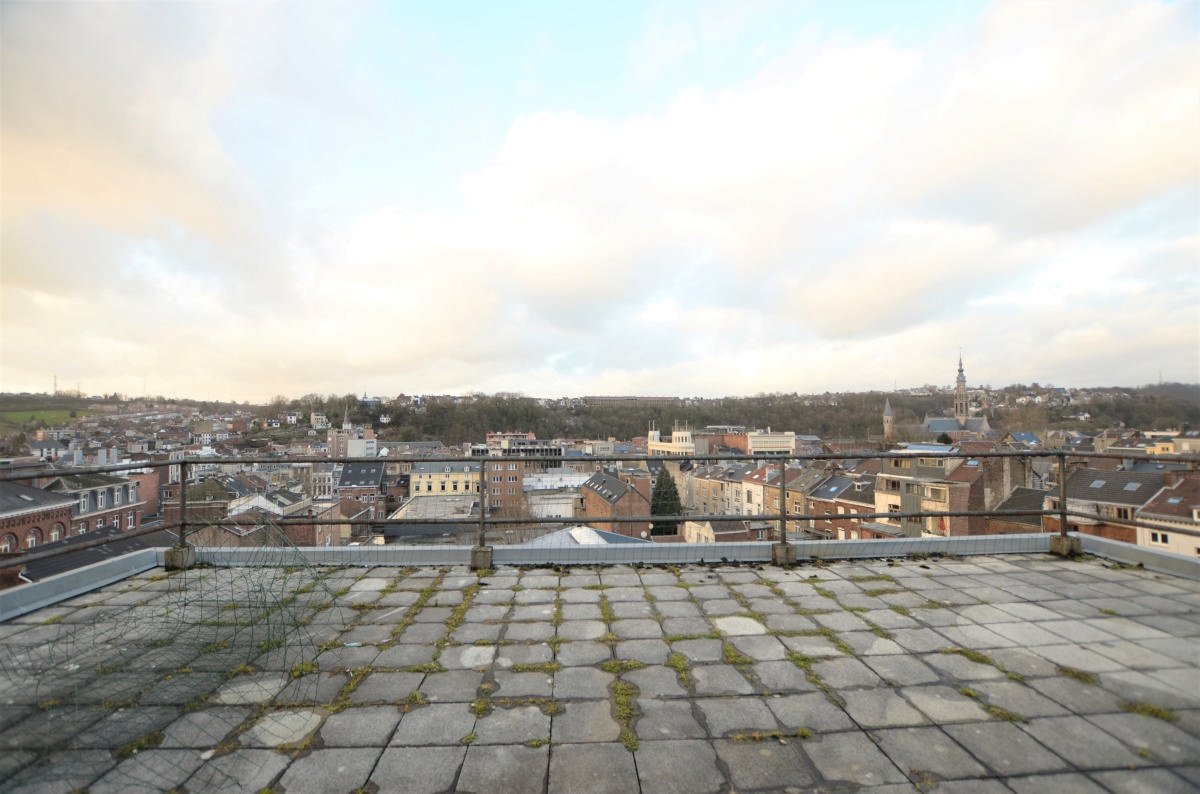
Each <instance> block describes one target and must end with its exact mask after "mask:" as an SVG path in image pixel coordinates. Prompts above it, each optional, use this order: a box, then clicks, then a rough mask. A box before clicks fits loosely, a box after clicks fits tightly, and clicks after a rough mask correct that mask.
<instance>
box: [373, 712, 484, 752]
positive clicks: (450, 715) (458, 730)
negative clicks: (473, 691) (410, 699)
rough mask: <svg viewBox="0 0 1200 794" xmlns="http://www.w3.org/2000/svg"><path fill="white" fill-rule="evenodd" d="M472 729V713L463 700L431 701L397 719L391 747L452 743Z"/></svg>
mask: <svg viewBox="0 0 1200 794" xmlns="http://www.w3.org/2000/svg"><path fill="white" fill-rule="evenodd" d="M474 731H475V715H474V714H473V713H472V712H471V710H470V709H469V708H468V707H467V705H466V704H465V703H434V704H432V705H429V706H424V707H422V708H417V709H413V710H412V711H409V712H408V713H406V714H405V715H404V716H402V717H401V718H400V725H399V726H398V727H397V728H396V731H395V733H393V734H392V741H391V744H392V746H400V747H427V746H433V745H439V746H444V745H456V744H458V743H459V741H461V740H462V738H463V737H464V736H469V735H471V734H472V733H474Z"/></svg>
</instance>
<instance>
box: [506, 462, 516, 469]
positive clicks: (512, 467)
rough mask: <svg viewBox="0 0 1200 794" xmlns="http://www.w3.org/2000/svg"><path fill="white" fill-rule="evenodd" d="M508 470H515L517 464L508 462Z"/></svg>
mask: <svg viewBox="0 0 1200 794" xmlns="http://www.w3.org/2000/svg"><path fill="white" fill-rule="evenodd" d="M508 470H509V471H516V470H517V464H515V463H510V464H508Z"/></svg>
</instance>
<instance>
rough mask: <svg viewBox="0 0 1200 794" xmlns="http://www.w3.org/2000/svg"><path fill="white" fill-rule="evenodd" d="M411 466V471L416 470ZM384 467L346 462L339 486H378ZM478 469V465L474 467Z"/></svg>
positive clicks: (379, 464) (382, 465) (381, 464)
mask: <svg viewBox="0 0 1200 794" xmlns="http://www.w3.org/2000/svg"><path fill="white" fill-rule="evenodd" d="M416 468H417V467H416V466H415V465H414V466H413V471H416ZM385 471H386V467H385V466H384V464H383V463H347V464H346V465H345V466H343V467H342V476H341V477H340V478H339V479H338V487H339V488H378V487H379V485H380V484H381V483H382V482H383V475H384V472H385ZM476 471H478V467H476Z"/></svg>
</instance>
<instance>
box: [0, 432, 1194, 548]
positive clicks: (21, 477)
mask: <svg viewBox="0 0 1200 794" xmlns="http://www.w3.org/2000/svg"><path fill="white" fill-rule="evenodd" d="M920 457H921V458H923V459H926V460H928V459H934V458H938V459H952V460H963V461H965V460H983V459H990V458H1016V459H1018V460H1020V461H1022V462H1023V465H1024V470H1025V471H1031V467H1032V463H1033V462H1034V461H1042V462H1047V461H1052V462H1053V464H1054V466H1053V469H1054V472H1055V474H1056V479H1057V483H1056V486H1055V488H1054V490H1052V491H1048V492H1047V496H1048V497H1050V499H1052V500H1054V502H1055V504H1056V505H1057V507H1056V509H1045V508H1039V509H1023V510H995V509H993V510H921V511H903V512H890V511H889V512H859V513H841V514H833V515H828V514H826V513H824V512H821V513H810V512H806V511H803V510H800V511H797V510H790V509H789V508H788V505H789V501H791V502H795V501H798V500H800V499H801V497H802V492H801V491H800V490H798V489H789V488H787V485H786V481H787V478H786V477H780V478H779V481H780V482H779V483H778V484H768V485H764V486H763V492H764V499H763V502H764V505H765V504H767V503H773V504H778V505H779V508H778V509H775V510H769V511H767V510H763V511H760V512H757V513H754V514H738V515H730V514H724V513H698V512H692V513H688V512H686V505H685V512H684V513H683V514H680V515H674V516H662V515H651V514H650V512H649V511H648V510H646V511H645V512H638V513H633V512H632V511H630V512H628V513H623V514H621V515H603V516H601V515H577V516H573V517H570V518H546V517H538V516H528V515H501V514H497V513H496V512H494V511H493V510H491V509H489V504H488V493H487V491H488V488H487V481H486V478H487V474H486V472H484V471H481V472H480V475H479V479H478V480H477V484H476V487H477V490H472V491H468V492H463V491H460V492H458V493H457V494H456V495H458V496H467V497H471V498H473V499H474V500H475V502H474V504H473V509H472V511H471V514H470V516H469V517H462V516H459V517H453V518H428V517H425V518H391V517H386V516H385V517H374V516H372V517H346V518H342V517H322V516H316V515H305V516H294V517H286V518H277V519H273V520H269V521H267V520H265V519H264V520H263V521H260V522H258V523H257V524H255V525H253V526H257V527H261V526H263V525H264V524H269V525H270V528H271V529H272V530H279V531H280V533H281V534H278V535H274V536H272V537H277V538H280V540H279V542H278V543H275V544H268V543H263V542H261V541H259V542H255V543H253V544H252V545H253V548H261V547H262V546H264V545H280V546H282V545H289V541H287V540H286V538H285V533H286V532H287V531H288V529H289V528H300V527H306V528H313V527H317V526H321V527H326V528H329V529H330V530H331V531H337V532H340V528H341V527H350V528H351V533H352V534H356V535H357V536H359V537H375V536H378V535H379V534H381V533H386V531H387V529H388V528H389V527H400V528H403V527H405V526H409V527H417V526H419V527H421V528H423V529H424V530H426V531H429V530H430V529H431V528H432V529H434V530H435V531H436V529H438V528H441V527H445V534H443V535H441V536H440V537H438V536H437V535H435V537H434V539H435V540H436V541H438V542H436V543H429V542H428V541H429V538H428V536H426V537H425V539H424V540H425V542H423V543H420V544H414V543H411V542H405V538H404V537H402V536H401V537H399V538H394V540H395V542H393V543H389V544H387V545H385V546H382V547H379V546H373V545H372V546H360V547H356V548H351V549H347V548H344V547H342V548H338V547H337V546H336V545H334V546H331V547H328V548H309V549H305V551H304V554H305V556H306V558H308V559H310V560H311V559H317V558H319V559H323V560H327V561H329V562H330V564H343V563H342V562H338V561H344V560H347V559H350V558H351V557H355V558H356V559H361V560H372V559H375V560H385V559H397V560H401V559H407V560H413V561H415V562H418V563H419V562H422V561H427V562H430V563H433V562H436V561H437V560H441V559H449V560H454V561H458V560H459V558H462V559H464V560H470V561H471V562H472V563H475V562H478V561H480V560H483V559H486V560H487V562H488V564H490V563H496V564H500V563H506V562H517V561H529V562H531V563H539V564H542V563H555V562H562V563H572V562H604V561H613V562H616V561H620V562H644V563H655V562H691V561H716V560H742V561H747V562H749V561H761V560H775V561H777V562H778V561H784V562H787V561H791V560H795V559H805V558H809V557H818V556H819V557H825V558H833V557H882V556H903V555H905V554H912V553H926V554H930V553H956V554H967V553H998V552H1003V551H1018V552H1023V551H1024V552H1027V551H1035V550H1044V549H1043V547H1044V546H1045V545H1046V540H1045V539H1044V538H1043V539H1042V540H1041V541H1037V542H1034V543H1033V545H1030V542H1029V541H1024V540H1021V539H1020V538H1021V537H1023V536H1022V535H1010V534H1005V535H973V536H970V538H966V537H961V536H960V537H937V536H929V535H924V536H922V537H905V536H902V535H900V536H897V537H894V538H888V539H872V540H838V541H834V540H829V539H822V538H820V537H814V536H813V535H812V534H809V533H806V532H802V531H796V528H798V527H802V526H813V527H815V526H817V525H820V524H824V523H825V522H826V521H827V520H830V519H837V520H842V521H845V520H848V519H852V520H854V521H855V522H857V523H859V524H860V525H864V526H865V525H866V522H880V523H881V524H883V523H890V522H893V521H899V522H900V527H903V526H904V524H905V522H906V521H908V522H909V524H910V526H913V527H919V526H922V525H924V523H925V521H926V520H928V519H936V520H950V519H962V518H967V519H972V518H983V519H997V518H1019V517H1038V518H1040V519H1044V518H1050V519H1052V520H1053V522H1054V523H1055V525H1056V526H1057V530H1056V532H1055V534H1058V535H1059V536H1060V537H1067V536H1068V529H1069V527H1070V526H1071V523H1072V519H1075V520H1076V521H1077V522H1078V521H1087V520H1095V519H1096V518H1097V516H1096V514H1094V513H1083V512H1076V511H1073V510H1071V509H1070V507H1069V502H1068V499H1067V496H1066V492H1065V485H1066V480H1067V477H1068V475H1069V473H1070V471H1069V467H1070V466H1071V465H1072V464H1074V463H1078V462H1081V461H1084V460H1086V459H1092V460H1095V459H1115V460H1121V461H1128V460H1131V458H1130V456H1129V455H1123V454H1105V453H1086V454H1079V453H1075V452H1072V451H1070V450H1042V451H1037V452H1028V451H996V452H980V453H972V454H970V455H964V454H962V453H961V452H922V453H921V454H920ZM865 459H879V460H881V461H883V467H884V471H883V472H882V474H883V475H884V476H886V474H887V465H888V464H887V461H890V460H914V455H913V454H912V453H908V452H904V453H897V452H890V453H888V452H885V453H854V452H851V453H826V454H817V455H804V456H792V455H783V456H779V455H771V456H763V455H739V454H734V455H729V454H724V455H716V454H714V455H692V456H686V457H676V456H673V457H670V458H663V457H660V456H651V455H608V456H603V455H601V456H594V457H587V458H577V459H570V460H569V461H568V460H564V459H563V458H562V457H558V456H538V455H530V456H505V457H503V458H491V457H479V456H470V455H466V456H439V457H421V456H395V457H388V458H328V457H272V458H263V457H253V456H246V457H222V458H210V457H206V458H181V459H177V460H168V461H156V462H150V463H147V462H139V463H129V464H117V465H108V466H92V467H75V468H69V469H64V468H51V467H47V466H43V465H36V466H34V465H30V466H25V467H16V468H13V469H10V470H8V471H7V472H6V473H5V474H3V475H2V476H0V481H31V480H36V479H37V478H40V477H48V476H59V475H63V474H85V473H109V474H122V473H129V472H133V471H145V470H146V469H156V470H158V471H159V472H160V476H161V479H162V480H163V481H165V482H166V488H167V489H169V490H172V491H174V490H177V491H178V496H177V498H173V499H171V500H169V501H167V502H166V503H165V505H169V506H170V508H171V510H170V513H171V514H172V519H171V520H170V521H168V522H163V523H161V524H156V525H154V526H142V527H139V528H137V529H133V530H129V531H126V532H123V533H121V535H120V536H119V538H120V539H124V538H130V537H136V536H139V535H144V534H148V533H151V532H157V531H161V530H166V531H167V532H169V533H170V534H171V536H172V545H174V546H175V547H178V548H185V547H188V546H194V545H198V541H200V539H201V533H205V532H206V530H209V529H210V528H213V529H218V530H219V529H224V530H235V529H238V528H241V529H242V530H244V529H245V528H246V527H247V522H246V521H245V520H238V519H237V518H236V517H234V518H230V517H226V516H207V515H204V513H205V512H211V511H209V510H208V509H207V508H206V507H205V505H206V504H209V503H207V502H205V501H203V500H201V499H199V498H197V497H196V496H195V489H196V487H197V486H198V484H199V481H198V478H197V473H198V472H200V471H202V470H212V469H214V468H215V469H221V468H228V467H235V466H244V467H252V466H255V465H262V464H264V463H270V464H272V465H293V464H317V463H339V464H343V465H344V464H348V463H376V464H378V463H383V464H385V465H387V466H396V465H400V466H402V467H403V466H405V465H406V464H413V463H422V464H431V463H432V464H455V463H470V464H475V465H487V464H490V463H497V464H500V463H501V462H502V463H503V464H504V465H507V464H509V463H513V462H520V463H522V464H543V465H555V466H562V465H564V463H569V464H571V465H573V466H576V467H580V468H582V467H587V468H586V469H583V472H584V473H586V472H588V471H593V470H599V469H600V468H601V467H604V468H609V469H613V468H619V467H640V466H644V465H645V464H646V463H647V462H650V461H653V462H657V463H667V464H671V465H677V464H680V463H684V462H691V463H693V464H704V463H754V464H759V465H770V466H774V467H780V466H782V467H784V468H785V469H786V467H787V466H788V465H793V464H803V465H806V466H811V465H813V464H817V465H830V466H832V465H834V464H839V463H843V462H846V461H861V460H865ZM1136 460H1143V461H1152V462H1156V463H1161V462H1162V459H1160V458H1154V457H1142V458H1136ZM1171 461H1172V462H1174V463H1182V464H1184V465H1187V466H1188V467H1189V468H1191V469H1197V468H1200V456H1198V455H1187V456H1173V457H1172V458H1171ZM505 471H507V469H505ZM1025 484H1028V482H1026V483H1025ZM677 485H678V483H677ZM448 495H453V494H448ZM789 496H791V497H792V498H791V499H790V500H789V498H788V497H789ZM413 498H416V499H420V498H424V497H420V496H417V497H410V500H411V499H413ZM405 503H407V502H405ZM647 505H648V502H647ZM209 506H210V507H211V505H209ZM365 507H367V505H364V508H365ZM164 514H165V511H164ZM175 516H177V517H175ZM910 519H911V520H912V521H909V520H910ZM655 521H674V522H678V523H679V524H682V523H683V522H686V521H693V522H709V523H711V524H723V523H741V522H754V523H756V524H758V525H760V526H761V525H764V524H765V525H768V526H769V527H770V530H769V532H768V533H767V535H768V537H767V539H765V540H762V541H741V542H736V543H702V544H701V543H691V544H684V543H678V542H672V543H647V544H642V543H639V544H614V545H611V546H608V547H605V548H604V549H603V551H602V552H601V551H599V550H598V549H596V548H590V549H589V548H580V547H548V546H540V547H531V546H528V545H527V544H523V543H513V542H512V541H513V540H514V538H515V539H518V540H523V539H526V538H527V537H528V536H530V535H536V534H540V533H545V532H549V531H552V530H556V529H561V528H567V527H573V526H577V525H579V524H587V525H591V526H595V527H597V528H600V529H606V528H611V527H612V526H613V525H629V524H637V525H647V526H648V525H649V524H650V523H651V522H655ZM1103 521H1104V523H1106V524H1109V525H1113V526H1123V527H1130V528H1136V527H1139V526H1149V525H1148V524H1144V523H1142V522H1139V521H1138V519H1137V518H1136V516H1134V517H1131V518H1128V519H1121V518H1110V517H1104V518H1103ZM891 526H895V525H891ZM1043 526H1044V524H1043ZM900 527H897V529H899V528H900ZM789 528H791V531H789ZM89 534H90V533H89ZM1042 534H1045V533H1042ZM898 535H899V533H898ZM207 537H208V538H210V539H211V533H210V534H209V535H207ZM115 539H117V538H113V537H104V538H100V537H97V538H94V539H90V538H88V537H87V535H86V534H85V535H83V536H76V537H73V538H71V539H70V542H68V543H63V542H60V543H57V544H48V546H47V547H44V548H34V549H30V550H26V551H23V552H22V553H19V554H9V555H5V556H3V557H0V570H2V569H4V568H11V567H12V566H18V565H19V566H24V565H27V564H29V563H31V562H35V561H38V560H42V559H46V558H49V557H56V556H58V555H61V554H68V553H71V552H74V551H77V550H80V549H85V548H92V547H95V546H99V545H103V544H106V543H110V542H112V541H113V540H115ZM648 539H650V540H654V539H655V538H653V537H651V538H648ZM951 541H954V545H953V548H954V551H953V552H951V551H948V549H950V548H951V546H950V545H949V544H950V542H951ZM206 545H207V546H209V547H211V546H221V547H219V548H215V549H212V548H210V550H209V551H206V552H203V553H202V555H201V557H202V558H203V556H204V554H208V555H210V557H211V556H212V555H220V556H221V557H222V558H223V559H226V560H227V561H234V560H242V561H245V560H248V559H250V558H251V557H252V556H253V554H252V552H251V550H248V549H247V548H241V549H238V548H234V547H233V546H234V544H224V545H221V544H213V543H208V544H206ZM290 545H295V544H290ZM1035 547H1036V548H1035ZM918 548H919V549H920V550H919V551H916V549H918ZM472 549H475V550H486V552H487V553H486V555H485V557H468V556H464V555H467V553H468V552H470V551H471V550H472ZM210 561H211V560H210Z"/></svg>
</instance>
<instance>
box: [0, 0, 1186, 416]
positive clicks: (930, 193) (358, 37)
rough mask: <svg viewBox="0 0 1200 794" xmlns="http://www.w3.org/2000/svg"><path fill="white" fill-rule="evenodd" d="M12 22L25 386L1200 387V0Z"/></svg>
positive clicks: (430, 10)
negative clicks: (959, 381)
mask: <svg viewBox="0 0 1200 794" xmlns="http://www.w3.org/2000/svg"><path fill="white" fill-rule="evenodd" d="M0 15H2V19H0V23H2V24H0V36H2V39H0V88H2V95H0V125H2V134H3V139H2V141H0V144H2V149H0V155H2V158H3V159H2V161H0V165H2V171H0V180H2V183H0V188H2V191H0V196H2V200H3V205H2V224H3V228H2V229H0V232H2V235H3V236H2V238H0V246H2V249H0V265H2V268H3V270H2V273H0V277H2V280H0V287H2V312H3V315H2V328H0V389H2V390H4V391H35V392H41V391H47V392H48V391H50V390H51V389H52V388H53V384H54V377H55V376H57V377H58V384H59V387H60V388H75V387H76V385H77V384H78V385H79V386H80V387H82V389H83V390H84V391H85V392H87V393H90V394H95V393H102V392H103V393H108V392H114V391H116V392H122V393H125V394H127V395H130V396H137V395H141V394H143V393H149V394H165V395H168V396H178V397H193V398H200V399H232V400H251V401H261V400H267V399H269V398H271V397H272V396H274V395H276V394H283V395H287V396H291V397H298V396H301V395H303V394H306V393H310V392H316V393H321V394H327V393H338V394H344V393H346V392H355V393H359V394H361V393H364V392H366V393H369V394H371V395H382V396H387V397H390V396H394V395H396V394H399V393H402V392H403V393H409V394H413V393H431V392H432V393H467V392H472V391H480V392H489V393H490V392H497V391H511V392H520V393H523V394H527V395H530V396H539V397H554V396H566V395H586V394H642V395H670V394H679V395H697V396H720V395H743V394H756V393H760V392H775V391H782V392H793V391H797V392H802V393H803V392H821V391H826V390H830V391H851V390H866V389H880V390H886V389H891V388H892V387H893V386H894V385H895V386H899V387H900V388H904V387H905V386H914V385H920V384H925V383H937V384H948V383H950V382H951V381H952V380H953V378H954V375H955V368H956V366H957V360H958V356H959V351H960V350H961V351H962V355H963V359H964V363H965V365H966V372H967V378H968V381H969V382H970V383H971V384H972V385H982V384H991V385H994V386H999V385H1005V384H1009V383H1017V382H1024V383H1029V382H1033V381H1037V382H1040V383H1042V384H1046V383H1051V384H1054V385H1062V386H1088V385H1130V386H1132V385H1140V384H1144V383H1150V382H1156V381H1158V380H1159V379H1160V378H1161V379H1162V380H1167V381H1187V382H1196V381H1200V187H1198V186H1200V6H1198V5H1197V3H1196V2H1194V1H1193V2H1153V1H1152V0H1147V1H1144V2H1142V1H1138V0H1128V1H1126V0H1078V2H1065V1H1064V2H1056V1H1055V0H1033V1H1032V2H967V1H962V2H955V0H935V1H930V2H903V3H902V2H894V1H893V0H878V1H877V2H862V1H857V0H856V2H845V1H844V0H831V2H804V1H803V0H781V1H780V2H749V1H748V0H737V2H733V1H732V0H721V1H720V2H703V1H700V2H697V1H696V0H680V1H679V2H662V3H658V2H651V3H630V2H611V1H610V2H603V3H563V2H545V3H520V2H513V3H508V2H476V3H417V2H406V3H388V4H374V3H367V2H353V3H344V2H343V3H330V2H313V3H292V2H289V3H262V2H257V3H255V2H251V3H223V2H222V3H218V2H206V3H165V2H153V3H149V2H148V3H138V2H112V3H104V2H86V3H67V2H54V3H47V2H14V1H13V0H5V1H4V2H3V3H2V4H0Z"/></svg>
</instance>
